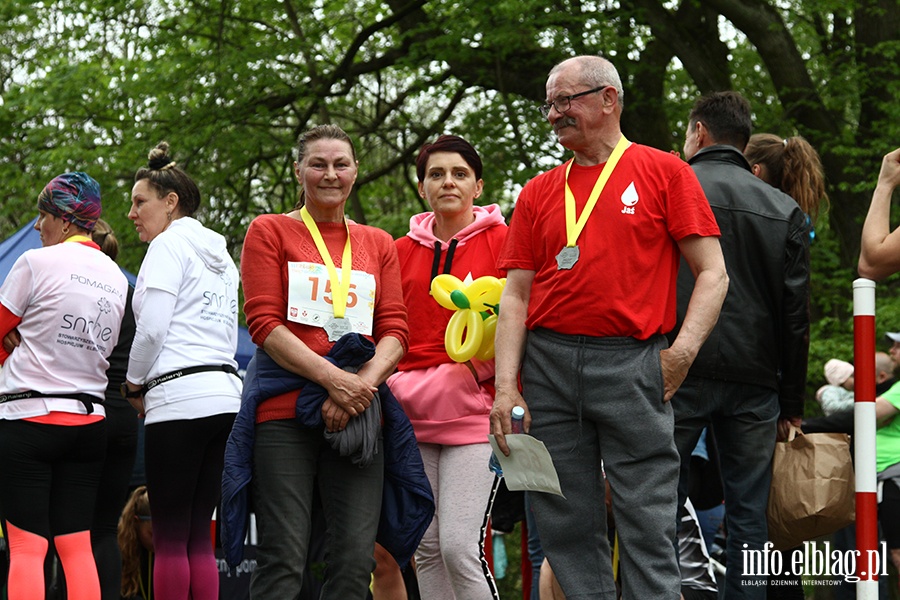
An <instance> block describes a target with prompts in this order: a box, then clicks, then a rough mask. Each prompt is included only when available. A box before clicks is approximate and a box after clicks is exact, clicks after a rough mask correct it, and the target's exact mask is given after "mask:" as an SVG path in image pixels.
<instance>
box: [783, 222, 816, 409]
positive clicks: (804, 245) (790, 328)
mask: <svg viewBox="0 0 900 600" xmlns="http://www.w3.org/2000/svg"><path fill="white" fill-rule="evenodd" d="M795 215H796V218H794V219H792V222H791V231H790V235H789V239H788V243H787V245H786V246H785V261H784V304H783V306H784V313H783V315H782V323H781V348H780V354H781V369H780V379H779V386H778V387H779V390H778V392H779V394H778V395H779V402H780V404H781V417H782V418H786V417H800V416H803V399H804V396H805V390H806V371H807V365H808V359H809V223H808V218H807V217H806V215H805V214H803V212H802V211H799V210H798V211H796V213H795Z"/></svg>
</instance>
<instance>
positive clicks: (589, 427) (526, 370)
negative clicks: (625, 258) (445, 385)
mask: <svg viewBox="0 0 900 600" xmlns="http://www.w3.org/2000/svg"><path fill="white" fill-rule="evenodd" d="M665 347H666V340H665V338H663V337H662V336H657V337H655V338H652V339H651V340H648V341H639V340H635V339H633V338H594V337H585V336H567V335H560V334H556V333H553V332H551V331H548V330H541V329H539V330H535V331H531V332H529V334H528V339H527V343H526V350H525V359H524V362H523V365H522V385H523V390H524V397H525V401H526V402H527V404H528V408H529V410H530V411H531V416H532V423H531V431H530V433H531V435H533V436H534V437H535V438H537V439H539V440H541V441H542V442H544V444H545V445H546V446H547V449H548V450H549V451H550V456H551V457H552V458H553V464H554V466H555V467H556V470H557V472H558V473H559V479H560V485H561V487H562V492H563V494H564V495H565V499H563V498H560V497H559V496H555V495H552V494H543V493H529V497H530V499H531V502H532V506H533V507H534V513H535V517H536V518H537V525H538V530H539V531H540V537H541V545H542V547H543V550H544V554H545V555H546V556H547V558H548V560H549V561H550V565H551V566H552V567H553V571H554V573H555V574H556V577H557V578H558V580H559V583H560V585H561V586H562V589H563V591H564V592H565V594H566V598H567V599H568V600H579V599H587V598H590V599H595V598H596V599H602V600H607V599H609V600H615V597H616V591H615V583H614V581H613V574H612V566H611V559H610V557H611V553H610V546H609V542H608V540H607V528H606V508H605V505H604V496H605V494H604V483H603V476H602V473H601V462H600V461H601V459H602V460H603V463H604V465H605V470H606V476H607V478H608V479H609V482H610V486H611V489H612V507H613V515H614V517H615V524H616V530H617V532H618V536H619V547H620V561H621V562H620V565H621V577H622V586H623V589H622V594H623V596H622V597H623V599H624V600H672V599H677V598H678V597H679V589H680V574H679V569H678V561H677V557H676V553H675V546H674V540H675V522H676V518H675V517H676V501H677V488H678V470H679V460H678V452H677V450H676V449H675V442H674V419H673V414H672V407H671V405H669V404H668V403H664V402H663V383H662V371H661V369H660V359H659V352H660V350H662V349H663V348H665Z"/></svg>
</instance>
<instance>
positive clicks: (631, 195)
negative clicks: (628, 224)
mask: <svg viewBox="0 0 900 600" xmlns="http://www.w3.org/2000/svg"><path fill="white" fill-rule="evenodd" d="M638 200H640V198H638V193H637V190H636V189H634V182H633V181H632V182H631V183H630V184H629V185H628V188H627V189H626V190H625V191H624V192H622V204H624V205H625V207H624V208H623V209H622V214H623V215H633V214H634V205H635V204H637V203H638Z"/></svg>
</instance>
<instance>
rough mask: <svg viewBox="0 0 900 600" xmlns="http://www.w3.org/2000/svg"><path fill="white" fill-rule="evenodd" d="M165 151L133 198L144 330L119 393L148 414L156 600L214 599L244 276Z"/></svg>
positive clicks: (138, 178) (139, 319)
mask: <svg viewBox="0 0 900 600" xmlns="http://www.w3.org/2000/svg"><path fill="white" fill-rule="evenodd" d="M168 149H169V145H168V144H167V143H165V142H161V143H160V144H159V145H157V147H156V148H154V149H153V150H152V151H151V152H150V161H149V164H148V166H147V167H144V168H142V169H140V170H138V172H137V173H136V174H135V177H134V179H135V184H134V187H133V188H132V193H131V210H130V211H129V213H128V218H130V219H131V220H132V221H133V222H134V225H135V228H136V229H137V232H138V236H139V237H140V239H141V241H144V242H149V243H150V247H149V248H148V250H147V255H146V256H145V257H144V262H143V264H141V269H140V272H139V273H138V279H137V285H136V286H135V291H134V300H133V307H134V315H135V322H136V324H137V330H136V333H135V336H134V343H133V344H132V346H131V354H130V356H129V364H128V375H127V382H126V384H125V386H124V387H126V388H127V390H124V391H125V392H126V394H125V395H126V396H127V397H128V399H129V400H130V401H131V403H132V405H133V406H134V407H135V408H136V409H137V410H138V411H139V412H141V413H143V414H145V416H146V418H145V425H146V429H145V438H144V460H145V465H146V471H147V488H148V490H149V496H150V507H151V511H152V513H153V543H154V547H155V557H156V558H155V561H154V568H153V589H154V597H155V598H157V599H158V600H166V599H168V598H179V599H183V598H188V597H192V598H193V599H194V600H207V599H209V600H214V599H216V598H218V589H219V571H218V566H217V564H216V559H215V556H214V554H213V547H212V542H211V540H210V527H209V523H210V520H211V519H212V514H213V510H214V509H215V507H216V504H217V503H218V501H219V495H220V489H221V481H222V465H223V461H224V449H225V442H226V440H227V438H228V434H229V433H230V431H231V425H232V423H233V421H234V416H235V414H236V413H237V410H238V408H239V407H240V401H241V381H240V379H239V378H238V376H237V371H236V366H237V363H236V362H235V360H234V353H235V350H236V348H237V327H238V323H237V319H238V314H237V310H238V296H237V290H238V284H239V280H238V271H237V268H236V267H235V265H234V261H233V260H232V259H231V257H230V256H229V254H228V249H227V247H226V244H225V238H224V237H222V236H221V235H219V234H218V233H216V232H214V231H212V230H210V229H207V228H205V227H204V226H203V225H201V224H200V222H199V221H197V220H196V219H194V218H192V216H191V215H193V214H194V212H195V211H196V210H197V208H198V207H199V206H200V191H199V190H198V188H197V185H196V184H195V183H194V181H193V180H192V179H191V178H190V177H189V176H188V175H187V174H186V173H185V172H184V171H182V170H181V169H180V168H178V166H177V165H176V164H175V163H174V162H173V161H172V159H171V158H170V157H169V155H168Z"/></svg>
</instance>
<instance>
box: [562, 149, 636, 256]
mask: <svg viewBox="0 0 900 600" xmlns="http://www.w3.org/2000/svg"><path fill="white" fill-rule="evenodd" d="M628 143H629V142H628V140H626V139H625V136H624V135H623V136H622V137H621V138H620V139H619V142H618V143H617V144H616V147H615V148H613V151H612V154H610V155H609V159H608V160H607V161H606V164H605V165H604V166H603V170H602V171H600V176H599V177H598V178H597V182H596V183H595V184H594V189H593V190H591V195H590V196H589V197H588V201H587V204H586V205H585V207H584V210H583V211H581V216H580V217H578V219H576V218H575V195H574V194H573V193H572V188H570V187H569V171H571V170H572V163H573V162H575V159H574V158H573V159H572V160H570V161H569V164H568V166H566V247H568V248H572V247H574V246H575V242H577V241H578V236H579V235H581V231H582V230H583V229H584V226H585V224H587V220H588V217H590V216H591V213H592V212H593V211H594V207H595V206H596V205H597V200H598V199H599V198H600V194H601V193H602V192H603V188H604V187H606V182H607V181H609V177H610V175H612V172H613V169H615V168H616V165H617V164H618V162H619V159H620V158H622V154H623V153H624V152H625V149H626V148H628Z"/></svg>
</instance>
